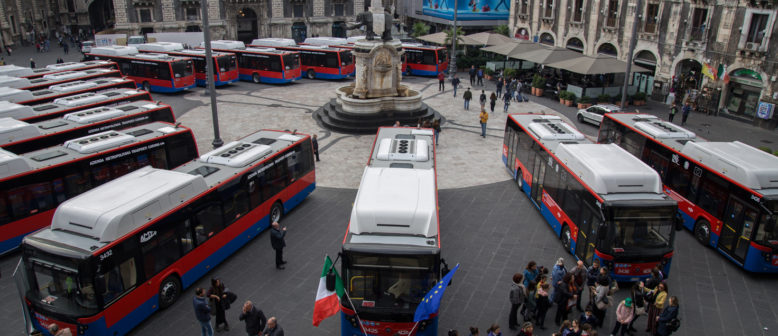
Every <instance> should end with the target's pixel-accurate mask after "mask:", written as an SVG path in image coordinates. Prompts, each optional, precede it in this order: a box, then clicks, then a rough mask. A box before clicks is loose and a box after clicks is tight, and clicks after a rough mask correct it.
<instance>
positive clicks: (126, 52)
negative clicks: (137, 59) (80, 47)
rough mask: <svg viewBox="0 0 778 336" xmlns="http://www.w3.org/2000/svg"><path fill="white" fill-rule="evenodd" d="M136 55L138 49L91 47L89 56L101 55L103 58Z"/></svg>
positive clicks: (115, 46)
mask: <svg viewBox="0 0 778 336" xmlns="http://www.w3.org/2000/svg"><path fill="white" fill-rule="evenodd" d="M137 53H138V48H135V47H130V46H118V45H111V46H103V47H93V48H92V50H91V51H90V52H89V54H93V55H103V56H131V55H135V54H137Z"/></svg>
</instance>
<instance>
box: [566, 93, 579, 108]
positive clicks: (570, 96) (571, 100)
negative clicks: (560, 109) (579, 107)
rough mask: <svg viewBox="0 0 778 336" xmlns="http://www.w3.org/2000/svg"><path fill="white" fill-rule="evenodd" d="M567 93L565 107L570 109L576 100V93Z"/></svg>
mask: <svg viewBox="0 0 778 336" xmlns="http://www.w3.org/2000/svg"><path fill="white" fill-rule="evenodd" d="M565 93H567V97H565V106H568V107H570V106H573V104H574V103H575V98H576V96H575V93H572V92H570V91H565Z"/></svg>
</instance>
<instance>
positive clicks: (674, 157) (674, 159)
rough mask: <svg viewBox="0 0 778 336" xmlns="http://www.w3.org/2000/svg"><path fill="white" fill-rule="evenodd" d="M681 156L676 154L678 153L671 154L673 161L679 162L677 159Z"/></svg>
mask: <svg viewBox="0 0 778 336" xmlns="http://www.w3.org/2000/svg"><path fill="white" fill-rule="evenodd" d="M680 160H681V158H680V157H679V156H678V154H673V163H675V164H680V163H679V161H680Z"/></svg>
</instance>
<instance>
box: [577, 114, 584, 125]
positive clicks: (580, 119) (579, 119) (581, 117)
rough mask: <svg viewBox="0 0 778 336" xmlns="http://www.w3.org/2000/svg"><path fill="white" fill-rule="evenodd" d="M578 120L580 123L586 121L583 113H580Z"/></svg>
mask: <svg viewBox="0 0 778 336" xmlns="http://www.w3.org/2000/svg"><path fill="white" fill-rule="evenodd" d="M578 122H579V123H582V124H583V123H584V119H583V116H582V115H580V114H579V115H578Z"/></svg>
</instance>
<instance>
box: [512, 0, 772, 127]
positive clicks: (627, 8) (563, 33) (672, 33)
mask: <svg viewBox="0 0 778 336" xmlns="http://www.w3.org/2000/svg"><path fill="white" fill-rule="evenodd" d="M774 3H775V2H774V1H772V0H769V1H768V0H512V4H511V6H512V8H511V13H510V23H509V26H510V27H511V29H512V32H513V34H514V36H515V37H516V38H521V39H528V40H534V41H537V42H540V43H545V44H549V45H554V46H559V47H566V48H568V49H571V50H576V51H579V52H582V53H584V54H586V55H595V54H598V53H601V54H609V55H613V56H615V57H618V58H619V59H622V60H625V61H626V60H627V57H628V48H629V43H630V39H631V38H632V27H633V23H635V20H637V27H638V28H637V43H636V45H635V49H634V55H633V59H632V61H633V62H634V63H635V64H638V65H640V66H642V67H645V68H648V69H650V70H652V71H653V74H652V75H650V76H638V77H637V79H636V80H639V81H642V83H637V85H640V86H641V88H642V89H643V90H645V91H646V92H648V93H650V94H652V97H654V98H655V99H664V97H665V96H666V95H667V94H668V93H669V92H670V88H671V87H672V86H676V87H681V88H683V89H687V88H694V89H707V91H708V92H711V94H710V96H711V99H710V100H711V101H712V103H711V105H712V106H713V108H714V109H715V110H716V111H720V112H722V113H723V114H725V115H727V116H731V117H733V118H738V119H744V120H755V119H757V118H758V117H757V113H756V112H757V109H758V105H759V102H760V101H762V100H770V99H775V98H778V94H776V93H777V92H778V90H776V89H778V86H777V85H776V62H777V61H776V60H777V59H778V58H776V53H777V52H778V41H776V39H778V34H776V30H778V27H777V26H776V25H775V21H776V16H778V12H777V11H776V5H775V4H774ZM638 5H640V8H638ZM706 65H709V66H710V69H713V70H714V71H718V70H719V69H721V70H723V71H721V72H722V73H720V74H718V76H717V77H718V78H716V79H715V80H714V79H711V78H710V77H709V76H705V75H702V68H703V67H704V66H706ZM725 75H728V76H725ZM672 83H676V84H675V85H673V84H672Z"/></svg>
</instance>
